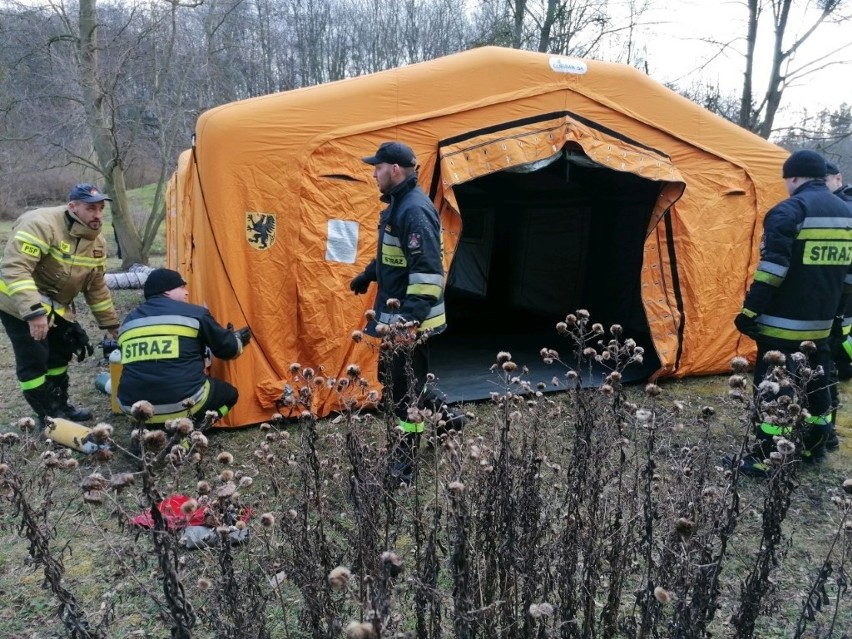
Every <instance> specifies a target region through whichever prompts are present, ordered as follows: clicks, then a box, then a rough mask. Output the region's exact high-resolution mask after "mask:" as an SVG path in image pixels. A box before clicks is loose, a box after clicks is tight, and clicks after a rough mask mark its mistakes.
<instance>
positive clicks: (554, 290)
mask: <svg viewBox="0 0 852 639" xmlns="http://www.w3.org/2000/svg"><path fill="white" fill-rule="evenodd" d="M660 189H661V184H660V183H659V182H654V181H651V180H647V179H643V178H641V177H639V176H637V175H634V174H632V173H624V172H619V171H614V170H612V169H608V168H605V167H602V166H600V165H598V164H596V163H594V162H589V161H584V162H578V161H576V159H572V158H571V157H570V156H566V155H565V154H562V155H561V156H560V157H559V158H557V159H556V160H555V161H552V162H549V163H547V164H546V165H545V166H544V168H540V169H538V170H534V171H532V172H523V171H501V172H498V173H492V174H489V175H485V176H482V177H479V178H476V179H474V180H472V181H470V182H466V183H464V184H460V185H458V186H456V187H455V189H454V191H455V197H456V202H457V204H458V211H459V213H460V215H461V219H462V228H463V231H462V234H461V237H460V238H459V241H458V244H457V246H456V251H455V255H454V258H453V263H452V267H451V269H450V272H449V275H448V279H447V287H446V293H445V297H446V304H447V319H448V325H449V328H448V330H447V331H446V333H445V334H444V335H441V336H440V337H438V338H436V339H435V340H434V341H433V342H432V359H433V365H432V368H433V372H434V373H435V374H436V376H437V377H438V378H439V386H440V388H441V390H442V391H444V392H445V393H446V394H447V396H448V400H449V401H459V400H474V399H481V398H484V397H487V396H488V395H489V393H490V392H492V391H494V390H499V389H498V388H496V387H495V385H494V384H495V382H497V381H498V378H497V377H495V376H494V374H493V373H491V372H490V371H489V367H490V366H491V364H492V363H493V362H494V361H495V357H496V355H497V352H498V351H501V350H508V351H510V352H511V353H512V355H513V358H514V359H515V361H516V362H517V363H518V364H519V365H522V366H527V367H528V368H529V370H530V372H529V373H528V374H527V375H526V376H525V379H526V380H527V381H529V382H531V383H533V384H536V383H538V382H546V385H547V388H548V389H549V390H560V388H558V387H554V386H553V385H552V384H551V383H550V381H551V379H552V378H553V377H554V376H557V377H560V376H561V375H562V374H563V373H564V372H565V371H564V369H562V368H561V367H560V366H559V365H558V364H557V365H549V366H546V365H544V364H543V363H542V362H541V356H540V355H539V351H540V350H541V348H542V347H548V348H554V349H556V350H557V351H560V353H562V354H563V356H564V357H565V358H566V361H567V360H568V359H569V351H570V345H569V344H568V342H567V341H566V340H565V339H564V338H560V337H559V336H558V335H557V334H556V330H555V325H556V323H557V322H558V321H560V320H562V319H564V317H565V315H566V314H568V313H571V312H574V311H575V310H577V309H579V308H585V309H588V310H589V312H590V313H591V316H592V320H593V321H596V322H601V323H602V324H604V326H605V327H608V326H610V325H611V324H613V323H618V324H621V325H622V326H623V327H624V329H625V334H626V336H629V337H632V338H634V339H636V341H637V342H638V343H640V344H641V345H643V346H645V348H646V360H645V362H644V365H643V366H642V367H633V368H632V370H630V369H629V370H628V371H625V375H626V376H628V377H631V376H632V377H633V378H634V379H646V378H647V377H648V375H650V374H651V373H653V372H654V371H655V370H657V368H658V367H659V362H658V361H656V358H655V357H654V355H653V353H654V349H653V347H652V344H651V336H650V331H649V327H648V322H647V320H646V317H645V312H644V309H643V305H642V298H641V294H640V292H641V282H640V272H641V268H642V260H643V251H644V243H645V239H646V230H647V228H648V225H649V223H650V220H651V218H652V215H653V211H654V207H655V203H656V202H657V200H658V197H659V195H660ZM605 374H606V371H604V370H603V369H601V370H599V371H597V373H596V374H594V375H588V374H587V375H585V377H586V381H588V382H589V383H598V382H600V379H601V376H602V375H605ZM563 388H564V387H563Z"/></svg>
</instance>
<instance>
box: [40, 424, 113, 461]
mask: <svg viewBox="0 0 852 639" xmlns="http://www.w3.org/2000/svg"><path fill="white" fill-rule="evenodd" d="M91 432H92V429H91V428H89V427H88V426H83V425H82V424H78V423H77V422H72V421H71V420H70V419H63V418H62V417H53V418H50V419H48V420H47V426H46V427H45V429H44V436H45V437H47V438H48V439H52V440H53V441H54V442H56V443H57V444H61V445H62V446H65V447H66V448H71V449H73V450H77V451H80V452H81V453H87V454H91V453H94V452H95V451H96V450H98V449H100V448H101V446H99V445H98V444H96V443H95V442H93V441H89V434H90V433H91Z"/></svg>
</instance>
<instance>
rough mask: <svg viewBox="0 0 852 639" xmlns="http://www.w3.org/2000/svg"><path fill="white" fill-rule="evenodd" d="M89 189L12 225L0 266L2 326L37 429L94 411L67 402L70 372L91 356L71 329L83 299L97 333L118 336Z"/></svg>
mask: <svg viewBox="0 0 852 639" xmlns="http://www.w3.org/2000/svg"><path fill="white" fill-rule="evenodd" d="M109 200H110V198H109V196H107V195H106V194H105V193H102V192H101V191H100V190H99V189H98V188H97V187H96V186H94V185H92V184H77V185H76V186H74V188H73V189H71V192H70V194H69V195H68V203H67V204H65V205H63V206H56V207H49V208H42V209H35V210H33V211H29V212H27V213H24V214H23V215H22V216H21V217H20V218H18V220H17V221H16V222H15V225H14V227H13V228H12V235H11V237H10V238H9V241H8V243H7V244H6V249H5V251H4V252H3V260H2V263H0V320H2V323H3V327H4V328H5V329H6V333H7V335H8V336H9V340H10V341H11V342H12V350H13V351H14V353H15V372H16V375H17V377H18V382H19V383H20V386H21V390H22V391H23V394H24V398H26V400H27V403H28V404H29V405H30V406H31V407H32V409H33V410H34V411H35V413H36V415H37V416H38V419H39V423H40V425H41V426H42V427H44V425H45V418H46V417H63V418H65V419H70V420H72V421H86V420H89V419H91V418H92V411H90V410H89V409H87V408H76V407H74V406H73V405H72V404H70V403H69V401H68V381H69V380H68V364H69V362H70V361H71V358H72V357H73V356H74V355H75V354H76V355H77V360H78V361H81V360H82V359H84V358H85V357H86V355H91V354H92V350H93V349H92V346H91V345H90V344H89V338H88V336H87V335H86V332H85V331H84V330H83V328H82V327H81V326H80V325H79V324H78V323H77V322H76V321H75V319H74V318H75V308H74V298H75V297H76V296H77V295H78V294H79V293H83V296H84V297H85V298H86V303H87V304H88V305H89V308H90V309H91V311H92V314H93V315H94V316H95V319H96V320H97V322H98V326H100V328H102V329H103V330H105V331H108V332H109V333H110V334H112V335H113V336H115V334H116V332H117V331H118V316H117V315H116V312H115V307H114V306H113V303H112V296H111V295H110V292H109V289H108V288H107V286H106V283H105V282H104V272H105V270H106V243H105V242H104V239H103V237H102V235H101V226H102V224H103V215H104V206H105V205H104V202H106V201H109Z"/></svg>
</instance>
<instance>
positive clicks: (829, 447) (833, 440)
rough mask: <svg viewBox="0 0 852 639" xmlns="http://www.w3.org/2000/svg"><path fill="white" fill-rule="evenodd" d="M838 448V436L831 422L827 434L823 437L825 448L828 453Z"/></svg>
mask: <svg viewBox="0 0 852 639" xmlns="http://www.w3.org/2000/svg"><path fill="white" fill-rule="evenodd" d="M838 448H840V438H839V437H838V436H837V429H836V428H835V427H834V424H832V425H831V426H830V427H829V431H828V435H827V437H826V438H825V450H826V451H828V452H829V453H833V452H834V451H835V450H837V449H838Z"/></svg>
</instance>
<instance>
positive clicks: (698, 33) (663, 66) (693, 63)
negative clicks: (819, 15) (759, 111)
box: [644, 0, 852, 117]
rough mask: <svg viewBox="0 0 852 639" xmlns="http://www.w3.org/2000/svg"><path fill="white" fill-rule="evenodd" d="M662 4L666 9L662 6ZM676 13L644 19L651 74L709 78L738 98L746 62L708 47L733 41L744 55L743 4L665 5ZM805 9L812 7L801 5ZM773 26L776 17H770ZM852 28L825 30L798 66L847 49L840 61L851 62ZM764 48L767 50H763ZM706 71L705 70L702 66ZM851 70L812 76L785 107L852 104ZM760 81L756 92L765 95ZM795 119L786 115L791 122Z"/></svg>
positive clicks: (763, 38) (698, 1) (799, 24)
mask: <svg viewBox="0 0 852 639" xmlns="http://www.w3.org/2000/svg"><path fill="white" fill-rule="evenodd" d="M659 4H662V2H660V3H659ZM666 4H667V5H668V6H669V7H671V8H665V9H664V8H662V7H660V8H656V9H654V10H653V11H652V12H650V13H649V14H646V16H645V20H644V21H645V22H647V23H650V25H649V26H648V28H647V29H648V32H649V38H648V40H647V43H646V46H647V49H648V58H649V64H650V72H651V75H652V76H653V77H654V78H655V79H657V80H661V81H677V82H678V84H680V85H683V86H687V85H689V84H690V79H691V78H699V77H700V78H706V79H707V80H708V81H709V82H711V83H715V82H718V83H719V84H720V86H722V87H726V88H728V89H730V90H731V91H732V92H733V93H737V94H738V93H739V91H740V88H741V86H742V71H743V58H742V56H741V55H739V54H738V53H737V51H735V50H731V51H730V52H729V54H727V55H716V57H715V58H714V55H715V54H716V53H717V51H718V46H713V45H710V44H708V43H706V42H705V41H704V40H706V39H710V40H715V41H718V42H731V41H734V40H735V39H736V40H737V42H735V44H734V46H735V47H737V48H738V49H739V50H740V51H742V50H743V49H744V46H743V45H744V34H745V29H746V19H747V16H748V13H747V10H746V8H745V5H744V2H742V1H739V2H738V1H736V0H730V1H725V0H722V1H719V0H680V1H679V2H666ZM799 4H800V5H805V4H811V5H812V4H813V3H812V2H810V3H806V2H801V3H799ZM767 18H768V19H769V20H770V21H771V17H769V16H767ZM791 23H792V24H793V25H795V28H796V29H801V28H803V25H804V24H807V22H806V20H805V19H803V17H802V16H801V15H799V16H796V18H795V19H794V20H793V21H791ZM850 32H852V26H847V27H846V28H845V30H844V29H843V27H841V26H839V25H828V24H826V25H823V26H822V27H820V30H819V31H818V32H817V34H816V35H815V36H813V37H812V38H811V39H810V40H809V41H808V45H807V46H806V47H805V48H803V49H802V50H801V52H800V54H799V55H798V57H797V60H796V63H801V62H804V61H806V60H813V59H815V58H817V57H819V56H821V55H825V54H826V53H828V52H829V51H832V50H834V49H837V48H838V47H842V46H844V45H846V46H847V48H846V50H845V51H841V52H840V53H839V54H837V55H836V56H835V59H838V60H842V59H852V47H849V46H848V43H850V40H852V38H850V37H849V35H850ZM761 44H762V45H763V46H762V48H761ZM771 46H772V42H771V34H769V33H761V34H760V35H759V38H758V47H759V50H760V52H762V54H763V55H762V59H760V60H758V71H759V70H760V68H761V67H762V68H767V66H768V57H767V56H769V55H771ZM705 63H706V66H703V67H702V64H705ZM850 73H852V66H849V65H841V66H833V67H830V68H827V69H823V70H821V71H817V72H815V73H813V74H811V75H810V76H809V77H808V78H805V79H803V80H801V81H800V82H799V84H798V85H796V86H791V87H790V88H789V89H788V90H787V92H786V93H785V102H787V104H788V105H789V109H788V111H789V110H798V109H799V108H801V107H802V106H803V105H806V106H807V108H808V110H809V111H811V112H813V111H818V110H819V109H820V108H821V107H823V106H825V107H829V108H836V107H837V106H839V105H840V104H841V103H843V102H847V103H852V94H850V88H849V87H850V83H849V76H850ZM764 87H765V83H764V82H761V83H760V84H759V85H758V86H757V89H759V90H761V91H762V90H763V88H764ZM791 115H792V114H790V113H787V114H785V116H786V117H790V116H791Z"/></svg>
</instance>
